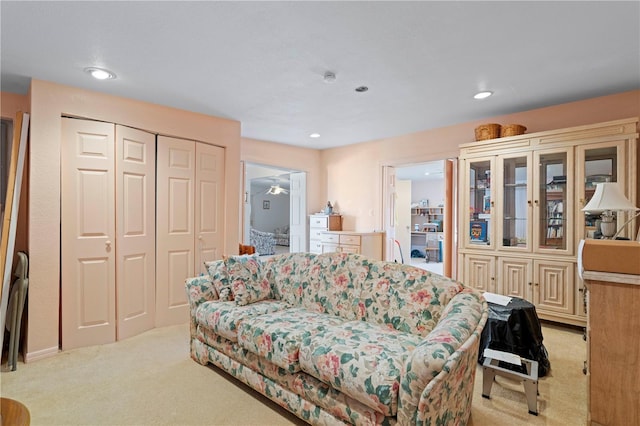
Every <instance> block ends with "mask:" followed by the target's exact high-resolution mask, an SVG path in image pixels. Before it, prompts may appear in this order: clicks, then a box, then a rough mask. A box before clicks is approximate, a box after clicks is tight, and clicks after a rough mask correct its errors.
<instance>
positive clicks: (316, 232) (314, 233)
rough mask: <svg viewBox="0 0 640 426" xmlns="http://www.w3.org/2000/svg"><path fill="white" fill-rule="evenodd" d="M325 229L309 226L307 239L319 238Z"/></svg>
mask: <svg viewBox="0 0 640 426" xmlns="http://www.w3.org/2000/svg"><path fill="white" fill-rule="evenodd" d="M324 231H326V229H322V228H311V229H309V239H311V240H321V239H322V233H323V232H324Z"/></svg>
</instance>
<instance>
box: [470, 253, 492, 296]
mask: <svg viewBox="0 0 640 426" xmlns="http://www.w3.org/2000/svg"><path fill="white" fill-rule="evenodd" d="M463 262H464V263H463V264H464V280H463V281H462V283H463V284H465V285H467V286H470V287H473V288H475V289H476V290H480V291H488V292H491V293H496V292H497V288H496V280H495V266H494V265H495V259H494V257H493V256H483V255H477V254H465V255H464V260H463Z"/></svg>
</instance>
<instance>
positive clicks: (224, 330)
mask: <svg viewBox="0 0 640 426" xmlns="http://www.w3.org/2000/svg"><path fill="white" fill-rule="evenodd" d="M286 308H287V306H286V304H285V303H282V302H279V301H277V300H263V301H260V302H257V303H252V304H251V305H246V306H238V305H236V303H235V302H234V301H226V302H220V301H217V300H216V301H212V302H205V303H203V304H201V305H200V306H198V308H197V309H196V315H195V317H196V323H198V324H199V325H200V326H202V327H205V328H208V329H210V330H211V331H213V332H214V333H216V334H218V335H220V336H222V337H224V338H225V339H228V340H231V341H232V342H237V341H238V326H239V325H240V324H241V323H242V321H244V320H245V319H247V318H251V317H255V316H257V315H262V314H266V313H269V312H276V311H280V310H283V309H286Z"/></svg>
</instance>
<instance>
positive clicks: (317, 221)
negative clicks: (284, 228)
mask: <svg viewBox="0 0 640 426" xmlns="http://www.w3.org/2000/svg"><path fill="white" fill-rule="evenodd" d="M327 219H328V218H327V217H312V218H311V219H309V227H311V228H324V229H325V230H326V229H327Z"/></svg>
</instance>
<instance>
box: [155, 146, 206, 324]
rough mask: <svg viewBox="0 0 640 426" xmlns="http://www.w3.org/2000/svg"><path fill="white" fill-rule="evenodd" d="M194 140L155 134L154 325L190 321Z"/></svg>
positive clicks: (192, 254) (192, 262) (192, 273)
mask: <svg viewBox="0 0 640 426" xmlns="http://www.w3.org/2000/svg"><path fill="white" fill-rule="evenodd" d="M195 151H196V150H195V142H193V141H188V140H182V139H176V138H170V137H166V136H158V149H157V175H158V178H157V191H156V192H157V219H156V220H157V227H156V229H157V231H156V238H157V244H156V247H157V249H156V250H157V251H156V262H157V268H156V326H164V325H170V324H181V323H184V322H187V321H188V320H189V306H188V303H187V297H186V293H185V288H184V280H185V279H186V278H188V277H192V276H194V275H195V273H194V261H195V255H194V240H195V227H194V193H195Z"/></svg>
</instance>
